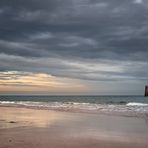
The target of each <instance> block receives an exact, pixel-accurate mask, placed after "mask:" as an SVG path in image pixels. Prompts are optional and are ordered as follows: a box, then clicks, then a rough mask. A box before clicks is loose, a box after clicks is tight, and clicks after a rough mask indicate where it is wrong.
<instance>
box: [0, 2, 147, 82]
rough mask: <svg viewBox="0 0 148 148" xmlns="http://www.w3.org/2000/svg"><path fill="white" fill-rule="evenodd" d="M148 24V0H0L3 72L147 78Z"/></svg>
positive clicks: (88, 77) (0, 65)
mask: <svg viewBox="0 0 148 148" xmlns="http://www.w3.org/2000/svg"><path fill="white" fill-rule="evenodd" d="M147 26H148V2H147V0H42V1H41V0H13V1H10V0H1V1H0V70H1V71H3V70H4V71H7V70H18V71H19V70H21V71H33V72H40V71H42V72H46V73H51V74H53V75H55V76H64V77H72V78H80V79H89V80H118V79H122V78H123V79H128V78H129V79H130V78H131V79H132V78H133V79H136V78H138V79H140V77H142V78H143V79H147V76H146V75H147V73H148V72H147V70H146V68H147V64H148V58H147V57H148V27H147ZM4 57H5V58H4ZM43 59H44V60H43ZM125 60H126V62H127V63H126V64H125V65H123V64H122V62H124V61H125ZM65 61H66V62H65ZM114 61H115V64H114ZM70 62H71V63H72V64H69V63H70ZM88 63H92V65H97V64H104V63H105V64H107V66H106V69H107V68H109V67H111V65H117V67H118V68H119V69H118V68H115V70H114V67H113V68H112V69H111V70H110V71H106V70H103V69H100V67H99V66H98V67H97V66H96V67H95V68H94V70H93V69H91V68H90V67H92V66H91V65H89V64H88ZM135 63H136V65H135V66H133V65H134V64H135ZM82 65H83V66H82ZM131 68H132V69H131ZM143 68H144V70H143ZM103 75H105V77H103ZM109 77H110V78H109Z"/></svg>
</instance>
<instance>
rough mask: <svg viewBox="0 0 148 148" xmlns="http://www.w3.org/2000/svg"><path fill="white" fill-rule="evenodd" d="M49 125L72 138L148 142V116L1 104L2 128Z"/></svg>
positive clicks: (51, 128) (49, 128)
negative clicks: (139, 116) (42, 108)
mask: <svg viewBox="0 0 148 148" xmlns="http://www.w3.org/2000/svg"><path fill="white" fill-rule="evenodd" d="M14 127H15V128H16V127H27V128H47V130H49V132H53V133H57V134H58V135H62V136H67V135H68V136H69V137H84V138H85V137H91V138H96V139H97V138H98V139H110V140H117V139H118V141H134V140H135V138H136V139H137V140H139V141H145V142H147V141H148V118H136V117H123V116H108V115H98V114H86V113H68V112H56V111H48V110H34V109H25V108H15V107H0V130H1V129H10V128H14Z"/></svg>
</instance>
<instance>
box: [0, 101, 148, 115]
mask: <svg viewBox="0 0 148 148" xmlns="http://www.w3.org/2000/svg"><path fill="white" fill-rule="evenodd" d="M0 107H17V108H26V109H36V110H49V111H58V112H66V113H67V112H70V113H86V114H102V115H111V116H123V117H137V118H148V112H146V113H139V112H138V113H137V112H133V111H131V110H129V111H124V112H122V111H118V110H116V111H113V110H111V111H107V110H106V111H104V110H101V109H102V108H100V109H98V110H87V109H86V108H85V109H84V108H82V109H81V108H71V107H51V106H33V105H29V106H28V105H24V104H17V103H13V104H9V103H7V104H2V103H0Z"/></svg>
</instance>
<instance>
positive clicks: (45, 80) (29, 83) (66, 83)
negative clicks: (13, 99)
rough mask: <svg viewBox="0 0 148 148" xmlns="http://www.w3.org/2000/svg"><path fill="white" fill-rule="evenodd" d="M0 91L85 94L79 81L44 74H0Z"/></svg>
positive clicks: (14, 72) (83, 86) (84, 87)
mask: <svg viewBox="0 0 148 148" xmlns="http://www.w3.org/2000/svg"><path fill="white" fill-rule="evenodd" d="M0 91H49V92H71V91H72V92H81V91H83V92H85V91H87V87H86V86H85V85H83V84H81V83H80V81H79V80H77V81H76V80H72V79H66V78H59V77H55V76H52V75H49V74H45V73H29V72H17V71H8V72H0Z"/></svg>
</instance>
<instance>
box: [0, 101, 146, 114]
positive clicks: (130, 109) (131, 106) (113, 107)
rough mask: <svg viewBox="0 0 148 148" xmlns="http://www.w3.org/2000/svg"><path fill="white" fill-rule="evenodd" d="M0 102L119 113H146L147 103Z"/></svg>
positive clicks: (39, 107) (40, 107)
mask: <svg viewBox="0 0 148 148" xmlns="http://www.w3.org/2000/svg"><path fill="white" fill-rule="evenodd" d="M0 104H9V105H11V104H12V105H21V106H25V107H32V108H38V109H49V110H50V109H51V110H60V111H62V110H63V111H77V112H79V111H90V112H99V113H113V114H114V113H117V114H119V115H120V114H121V115H135V116H137V115H138V114H140V115H145V114H148V104H145V103H137V102H130V103H127V104H126V105H121V104H93V103H79V102H33V101H0Z"/></svg>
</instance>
